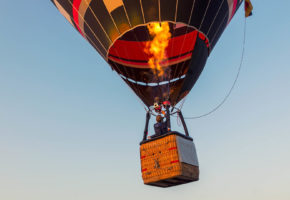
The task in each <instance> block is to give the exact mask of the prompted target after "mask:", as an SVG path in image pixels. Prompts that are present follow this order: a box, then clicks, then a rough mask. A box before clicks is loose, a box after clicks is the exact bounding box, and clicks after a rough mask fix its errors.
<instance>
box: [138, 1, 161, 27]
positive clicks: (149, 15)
mask: <svg viewBox="0 0 290 200" xmlns="http://www.w3.org/2000/svg"><path fill="white" fill-rule="evenodd" d="M141 1H142V7H143V12H144V18H145V22H146V23H147V22H152V21H159V5H158V0H141Z"/></svg>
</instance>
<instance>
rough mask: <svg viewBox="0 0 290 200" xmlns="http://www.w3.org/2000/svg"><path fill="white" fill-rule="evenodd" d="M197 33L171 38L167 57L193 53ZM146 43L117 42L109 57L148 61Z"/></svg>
mask: <svg viewBox="0 0 290 200" xmlns="http://www.w3.org/2000/svg"><path fill="white" fill-rule="evenodd" d="M196 36H197V31H193V32H191V33H188V34H185V35H182V36H178V37H174V38H171V39H170V41H169V44H168V47H167V49H166V51H167V57H168V58H169V59H170V58H171V57H176V56H179V55H182V54H185V53H187V52H190V51H193V49H194V45H195V42H196ZM145 46H146V42H137V41H125V40H117V41H116V42H115V43H114V45H113V46H112V47H111V48H110V51H109V55H113V56H116V57H119V58H122V59H128V60H140V61H146V62H147V61H148V59H149V57H148V55H147V54H146V53H145V52H144V49H145Z"/></svg>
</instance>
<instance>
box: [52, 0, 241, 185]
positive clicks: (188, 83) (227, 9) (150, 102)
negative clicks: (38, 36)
mask: <svg viewBox="0 0 290 200" xmlns="http://www.w3.org/2000/svg"><path fill="white" fill-rule="evenodd" d="M51 1H52V2H53V3H54V5H55V6H56V7H57V9H58V10H59V11H60V12H61V14H62V15H63V16H64V17H65V18H66V19H67V20H68V21H69V22H70V23H71V25H72V26H73V27H74V28H75V29H76V30H77V31H78V32H79V33H80V34H81V35H82V36H83V37H84V38H85V39H86V40H87V41H88V42H89V43H90V44H91V45H92V46H93V47H94V48H95V49H96V51H97V52H98V53H99V54H100V55H101V56H102V57H103V58H104V59H105V60H106V61H107V62H108V64H109V65H110V66H111V68H112V69H113V70H114V71H116V72H117V73H118V74H119V75H120V77H121V78H122V79H123V80H124V81H125V82H126V84H127V85H128V86H129V87H130V88H131V89H132V90H133V91H134V92H135V94H136V95H137V96H138V97H139V98H140V99H141V100H142V102H143V103H144V104H145V105H146V106H147V107H148V110H149V112H148V113H147V120H146V126H145V131H144V138H143V143H141V147H140V150H141V165H142V175H143V180H144V183H146V184H150V185H156V186H160V187H168V186H173V185H178V184H182V183H186V182H191V181H194V180H198V168H194V169H193V168H192V170H187V169H189V168H190V167H188V165H190V166H195V167H198V163H197V158H195V159H192V158H182V157H181V156H180V154H182V152H181V151H188V149H187V150H184V149H182V148H181V146H186V145H185V144H187V147H188V148H189V149H190V151H191V152H192V154H195V148H194V145H189V144H188V141H190V142H191V143H192V139H191V138H190V137H189V135H188V131H187V128H186V125H185V122H184V119H183V116H182V114H181V111H180V110H177V111H176V112H177V114H179V116H180V117H181V120H182V122H183V125H184V128H185V133H186V134H185V135H182V136H181V135H180V134H178V133H175V132H173V133H172V134H171V135H167V136H162V137H163V138H162V137H161V138H158V137H157V139H156V138H155V139H154V141H151V143H149V144H150V145H148V141H146V140H147V128H148V121H149V119H150V113H153V111H154V110H155V111H156V112H157V114H158V112H161V110H162V109H161V110H160V109H159V110H158V109H157V108H158V106H159V105H161V107H162V108H163V109H164V110H165V114H164V115H165V116H166V118H167V126H168V128H169V130H170V114H171V113H172V112H171V110H172V108H173V109H174V108H175V105H176V104H178V102H180V101H181V100H182V99H183V98H184V97H185V96H186V95H188V93H189V92H190V90H191V89H192V87H193V86H194V84H195V83H196V81H197V80H198V78H199V76H200V74H201V72H202V70H203V68H204V66H205V64H206V61H207V58H208V57H209V55H210V53H211V51H212V49H213V48H214V46H215V45H216V43H217V41H218V40H219V38H220V37H221V35H222V33H223V31H224V30H225V28H226V27H227V25H228V24H229V22H230V21H231V19H232V18H233V16H234V15H235V13H236V11H237V10H238V8H239V7H240V5H241V3H242V0H51ZM156 104H157V105H156ZM154 105H155V107H154ZM156 109H157V110H156ZM159 114H160V113H159ZM171 136H172V137H171ZM173 136H174V138H173ZM170 138H171V139H170ZM183 140H184V141H183ZM160 141H161V143H162V141H163V143H164V141H167V144H169V143H170V142H168V141H175V142H173V143H174V144H175V147H174V144H173V143H172V145H173V146H171V147H169V149H170V148H173V149H171V150H172V152H175V154H176V155H177V156H178V157H179V159H176V160H175V161H172V162H173V163H171V164H172V166H173V165H174V164H176V166H179V168H178V167H177V168H178V169H179V170H177V168H176V166H173V167H172V166H171V167H172V169H173V168H174V169H176V170H175V171H176V172H178V173H177V174H176V173H175V174H174V173H171V176H168V174H167V176H163V178H160V177H161V176H160V174H159V178H158V177H157V178H156V175H155V176H154V175H152V174H154V173H155V172H156V171H154V170H159V169H161V168H162V167H161V168H160V166H161V161H160V162H159V161H156V159H155V161H154V162H153V161H152V158H151V161H152V163H153V164H152V166H153V165H155V167H153V168H154V169H153V168H152V169H151V171H150V173H149V172H148V171H149V169H147V168H146V167H144V166H145V165H146V162H147V161H144V160H142V159H145V157H146V156H147V157H148V155H145V154H144V152H143V151H145V150H146V148H147V149H148V148H151V149H153V147H152V144H153V143H154V142H155V143H156V144H157V143H160ZM178 141H179V142H178ZM149 142H150V141H149ZM190 142H189V143H190ZM163 143H162V144H163ZM192 144H193V143H192ZM142 145H143V147H142ZM146 145H147V146H146ZM176 145H177V146H176ZM153 146H154V145H153ZM174 148H175V149H174ZM155 150H156V151H159V150H158V149H155ZM155 150H154V151H155ZM142 152H143V153H142ZM175 154H174V155H175ZM144 156H145V157H144ZM149 157H150V156H149ZM157 160H158V159H157ZM165 160H166V159H165ZM167 160H168V159H167ZM192 160H193V161H192ZM148 162H149V161H148ZM182 163H183V164H184V163H185V164H188V165H186V166H185V165H184V166H183V165H182ZM147 164H148V163H147ZM143 165H144V166H143ZM168 166H169V165H168ZM168 166H167V167H168ZM165 168H166V167H165ZM165 168H163V169H165ZM169 168H170V166H169ZM169 168H166V169H167V171H168V169H169ZM145 169H146V170H145ZM165 171H166V170H165ZM169 171H170V170H169ZM146 173H147V175H148V176H147V175H146ZM162 173H163V172H162ZM164 173H165V172H164ZM182 173H183V174H182ZM184 173H187V174H186V175H185V174H184ZM192 174H194V175H192ZM148 177H149V178H148ZM152 177H153V178H152ZM154 177H155V178H154ZM172 177H175V178H172ZM184 177H185V178H184ZM145 179H146V180H145Z"/></svg>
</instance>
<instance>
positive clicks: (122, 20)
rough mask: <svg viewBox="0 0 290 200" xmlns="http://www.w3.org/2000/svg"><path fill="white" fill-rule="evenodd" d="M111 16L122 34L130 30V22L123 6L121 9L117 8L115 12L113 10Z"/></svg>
mask: <svg viewBox="0 0 290 200" xmlns="http://www.w3.org/2000/svg"><path fill="white" fill-rule="evenodd" d="M111 15H112V17H113V19H114V21H115V24H116V26H117V28H118V29H119V32H120V33H121V34H122V33H124V32H125V31H127V30H128V29H130V24H129V22H128V19H127V16H126V13H125V10H124V7H123V6H120V7H119V8H116V9H115V10H113V11H112V12H111Z"/></svg>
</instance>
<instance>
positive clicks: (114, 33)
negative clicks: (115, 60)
mask: <svg viewBox="0 0 290 200" xmlns="http://www.w3.org/2000/svg"><path fill="white" fill-rule="evenodd" d="M90 7H91V8H92V10H93V12H94V14H95V16H96V17H97V18H98V20H99V21H100V23H101V25H102V27H103V28H104V29H105V31H106V33H107V35H108V36H109V37H110V39H111V40H112V41H114V40H115V39H116V38H117V37H118V36H119V32H118V30H117V28H116V27H115V25H114V23H113V21H112V18H111V16H110V14H109V12H108V10H107V8H106V6H105V4H104V2H103V0H94V1H92V2H91V3H90ZM95 21H97V20H96V19H95Z"/></svg>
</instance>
